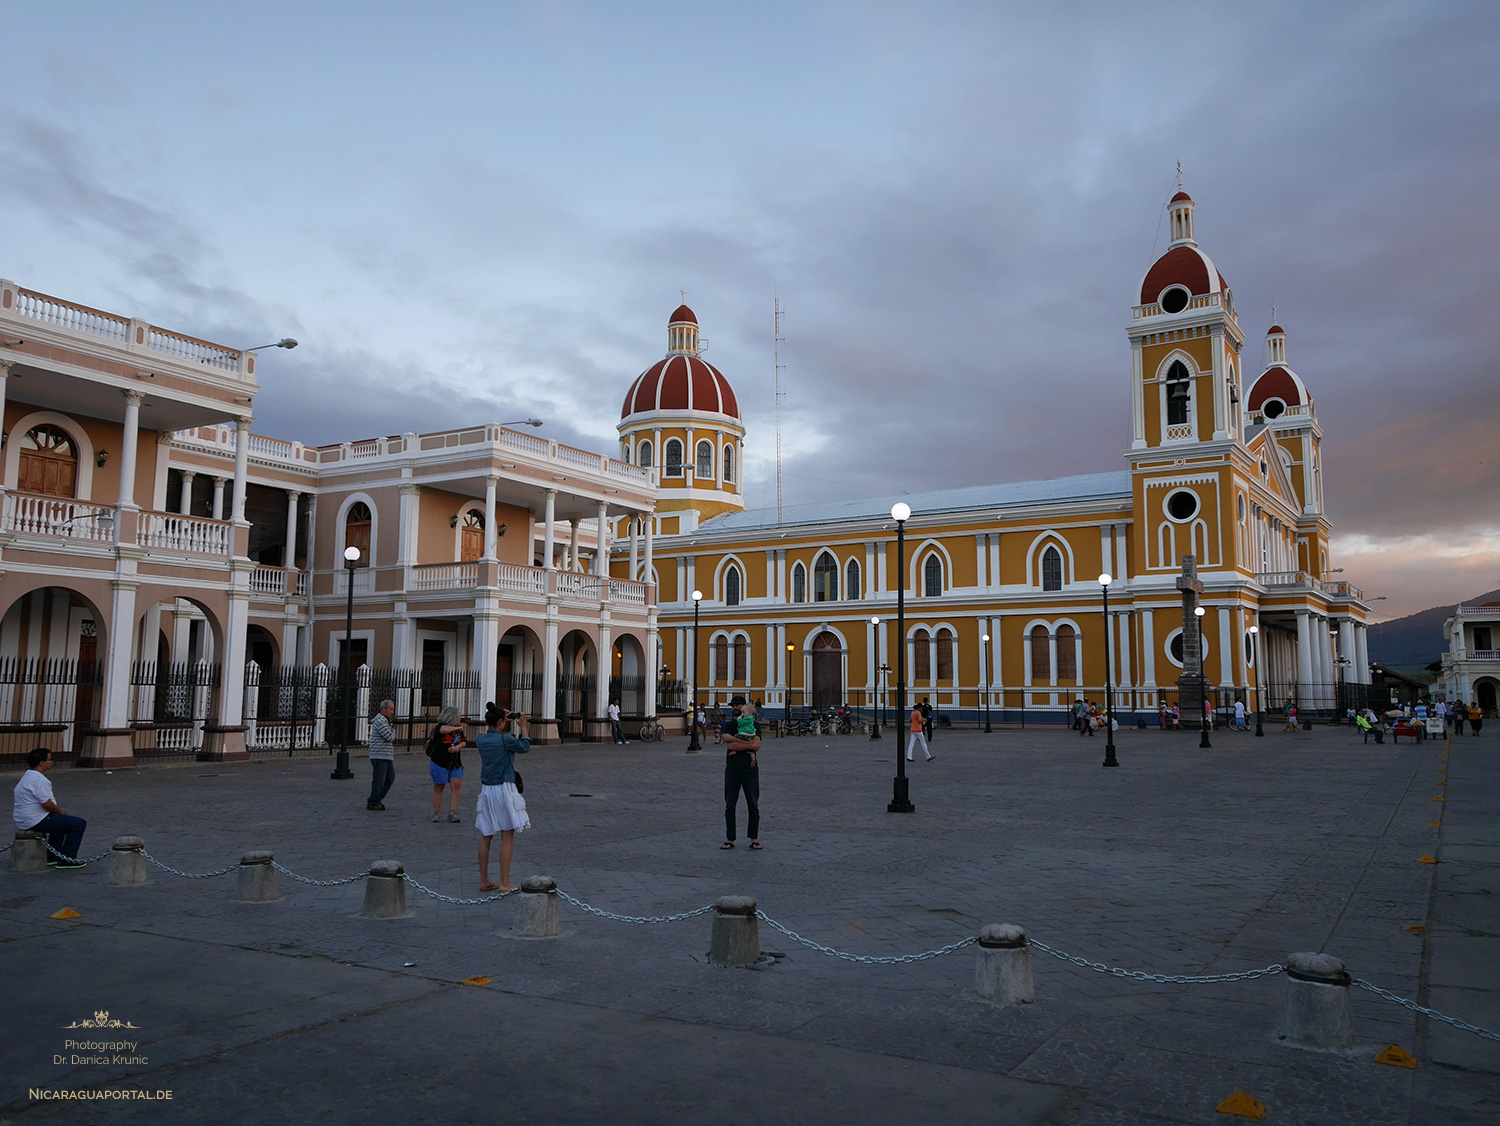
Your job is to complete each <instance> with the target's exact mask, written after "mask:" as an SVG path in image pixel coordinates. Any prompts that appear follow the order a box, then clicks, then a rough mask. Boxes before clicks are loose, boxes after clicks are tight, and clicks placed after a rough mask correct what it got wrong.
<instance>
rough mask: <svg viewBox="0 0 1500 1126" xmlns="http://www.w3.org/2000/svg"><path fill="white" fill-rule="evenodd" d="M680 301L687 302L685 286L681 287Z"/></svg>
mask: <svg viewBox="0 0 1500 1126" xmlns="http://www.w3.org/2000/svg"><path fill="white" fill-rule="evenodd" d="M682 303H683V304H684V305H686V304H687V286H683V287H682Z"/></svg>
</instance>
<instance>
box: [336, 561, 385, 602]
mask: <svg viewBox="0 0 1500 1126" xmlns="http://www.w3.org/2000/svg"><path fill="white" fill-rule="evenodd" d="M349 574H350V571H349V569H348V568H347V567H346V568H344V569H343V570H342V571H335V572H334V573H333V593H334V594H337V595H339V596H341V597H347V596H348V594H349ZM353 574H354V593H355V594H374V593H375V572H374V571H373V570H372V569H371V568H369V567H355V568H354V571H353Z"/></svg>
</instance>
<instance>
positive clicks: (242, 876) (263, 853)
mask: <svg viewBox="0 0 1500 1126" xmlns="http://www.w3.org/2000/svg"><path fill="white" fill-rule="evenodd" d="M273 859H274V857H273V856H272V854H271V852H270V850H269V849H257V850H255V851H254V852H247V853H245V855H244V856H242V857H240V870H239V871H238V872H236V873H235V896H236V898H238V899H239V901H240V902H241V903H271V902H274V901H275V900H278V899H280V898H281V889H280V888H278V887H277V886H276V869H275V868H273V867H272V866H271V861H272V860H273Z"/></svg>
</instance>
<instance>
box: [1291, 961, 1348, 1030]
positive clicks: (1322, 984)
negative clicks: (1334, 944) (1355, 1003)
mask: <svg viewBox="0 0 1500 1126" xmlns="http://www.w3.org/2000/svg"><path fill="white" fill-rule="evenodd" d="M1286 976H1287V983H1286V1012H1285V1014H1284V1016H1283V1017H1282V1022H1281V1028H1280V1029H1279V1030H1278V1033H1277V1035H1278V1037H1279V1038H1280V1039H1281V1040H1283V1041H1285V1042H1286V1043H1288V1044H1296V1045H1298V1046H1299V1047H1303V1048H1318V1049H1321V1050H1324V1051H1332V1050H1336V1049H1339V1048H1351V1047H1353V1046H1354V1022H1353V1020H1352V1018H1351V1017H1350V1015H1349V984H1350V978H1349V974H1348V972H1347V971H1346V970H1345V969H1344V963H1343V962H1342V961H1340V960H1339V959H1338V958H1335V957H1334V956H1333V955H1331V954H1292V955H1291V956H1289V957H1288V958H1287V960H1286Z"/></svg>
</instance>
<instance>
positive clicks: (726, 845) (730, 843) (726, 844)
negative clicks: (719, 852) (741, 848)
mask: <svg viewBox="0 0 1500 1126" xmlns="http://www.w3.org/2000/svg"><path fill="white" fill-rule="evenodd" d="M733 847H734V842H733V841H725V842H724V843H723V844H721V845H720V846H719V848H720V849H726V848H733Z"/></svg>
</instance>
